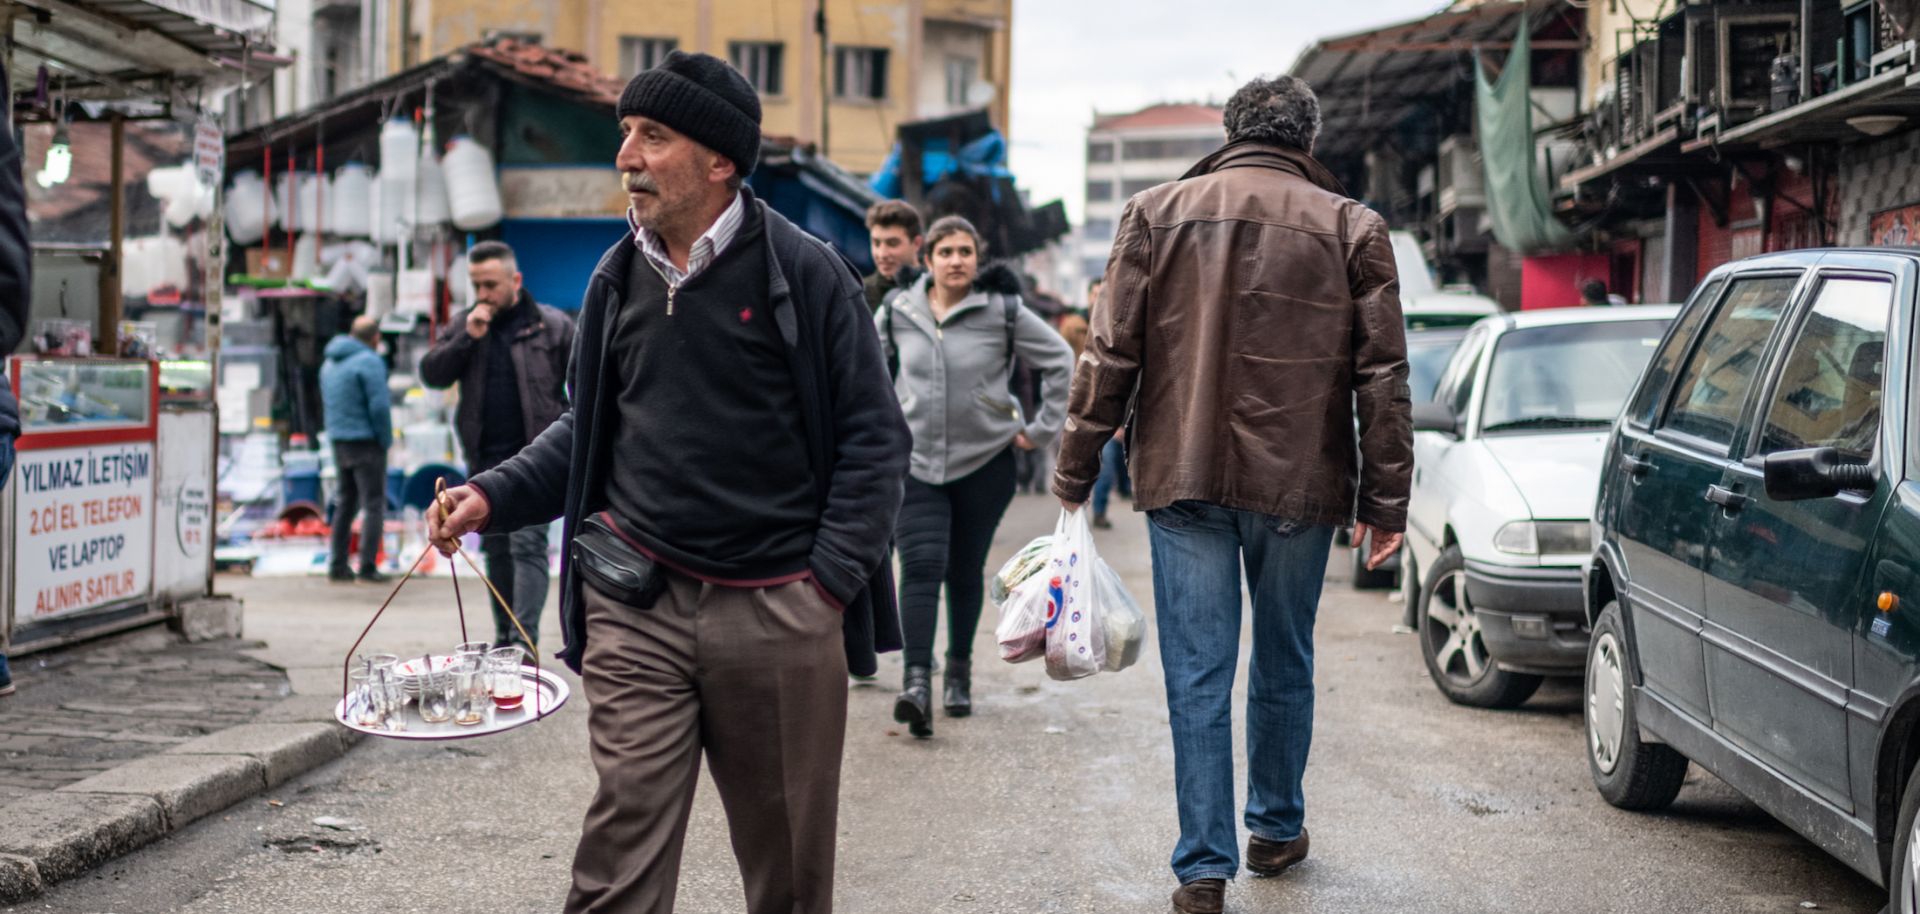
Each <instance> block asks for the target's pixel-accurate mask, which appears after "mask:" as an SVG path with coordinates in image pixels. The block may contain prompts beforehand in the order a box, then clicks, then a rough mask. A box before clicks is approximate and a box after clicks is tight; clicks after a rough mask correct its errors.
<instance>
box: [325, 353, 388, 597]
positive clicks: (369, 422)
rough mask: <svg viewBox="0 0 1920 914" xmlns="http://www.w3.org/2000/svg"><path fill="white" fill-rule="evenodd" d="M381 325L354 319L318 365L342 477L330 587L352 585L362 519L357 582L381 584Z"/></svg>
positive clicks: (384, 405)
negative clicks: (356, 528)
mask: <svg viewBox="0 0 1920 914" xmlns="http://www.w3.org/2000/svg"><path fill="white" fill-rule="evenodd" d="M379 343H380V322H379V321H377V320H375V319H374V318H371V317H358V318H354V321H353V328H352V330H350V331H349V332H348V333H345V334H342V335H340V336H336V337H334V338H333V340H332V342H329V343H327V363H326V364H325V365H322V366H320V399H321V400H322V401H324V402H325V404H326V408H327V437H328V439H330V440H331V441H332V442H333V465H334V469H335V470H336V471H337V472H338V474H339V485H340V492H339V499H338V500H337V502H336V503H335V506H334V510H333V540H332V542H331V544H330V545H331V549H330V550H329V556H330V559H329V563H328V566H327V580H330V581H333V582H335V583H352V581H353V572H352V570H351V568H352V563H351V562H349V561H348V558H349V557H348V555H347V547H348V546H349V544H350V543H351V542H352V540H351V536H352V532H353V516H354V515H355V514H359V513H361V507H362V505H361V503H362V502H363V501H364V502H365V503H366V504H365V509H366V513H365V515H364V516H362V518H361V520H360V580H363V581H369V582H372V583H376V584H377V583H380V582H383V581H385V580H386V579H387V576H386V575H383V574H381V573H380V570H379V567H378V561H377V559H378V557H379V555H380V535H381V531H382V530H383V529H384V527H383V525H384V524H385V523H386V513H387V448H389V447H391V446H392V445H393V407H392V400H391V398H390V396H389V395H388V393H387V361H386V360H385V359H383V358H381V357H380V353H379V352H378V351H376V350H375V347H376V346H378V345H379Z"/></svg>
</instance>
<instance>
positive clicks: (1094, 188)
mask: <svg viewBox="0 0 1920 914" xmlns="http://www.w3.org/2000/svg"><path fill="white" fill-rule="evenodd" d="M1112 199H1113V182H1112V181H1088V182H1087V202H1088V203H1105V202H1107V201H1108V200H1112Z"/></svg>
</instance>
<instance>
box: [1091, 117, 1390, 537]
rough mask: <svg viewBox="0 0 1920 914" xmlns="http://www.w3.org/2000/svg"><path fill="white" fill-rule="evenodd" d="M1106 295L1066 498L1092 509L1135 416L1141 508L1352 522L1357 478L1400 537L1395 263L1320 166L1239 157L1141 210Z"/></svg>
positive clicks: (1280, 151) (1372, 507) (1380, 233)
mask: <svg viewBox="0 0 1920 914" xmlns="http://www.w3.org/2000/svg"><path fill="white" fill-rule="evenodd" d="M1105 288H1106V298H1105V299H1104V300H1103V301H1101V302H1100V304H1099V306H1098V307H1096V308H1095V309H1094V314H1093V336H1092V339H1091V341H1090V342H1089V344H1088V346H1087V350H1086V352H1085V353H1084V354H1083V355H1082V356H1081V357H1080V365H1079V370H1078V371H1077V372H1076V373H1075V375H1074V379H1073V395H1072V398H1071V407H1070V409H1069V414H1068V417H1067V429H1066V434H1065V436H1064V438H1063V439H1062V445H1061V448H1060V462H1059V468H1058V470H1057V471H1056V473H1055V477H1054V492H1055V494H1058V495H1059V496H1060V497H1062V498H1064V499H1066V500H1068V501H1071V502H1081V501H1085V500H1086V498H1087V494H1088V492H1089V490H1091V489H1092V488H1093V481H1094V477H1095V476H1096V475H1098V473H1099V467H1100V449H1101V447H1102V446H1103V445H1105V444H1106V443H1107V441H1108V440H1109V439H1110V438H1111V437H1112V436H1113V431H1114V429H1115V428H1116V427H1117V426H1119V425H1120V424H1121V423H1122V422H1123V421H1126V422H1128V424H1129V428H1130V432H1129V435H1128V441H1127V443H1128V446H1129V453H1130V455H1131V456H1130V460H1129V465H1130V466H1131V468H1132V470H1133V492H1134V507H1135V509H1136V510H1142V511H1146V510H1152V509H1154V508H1161V507H1165V506H1167V505H1170V504H1172V503H1174V502H1176V501H1182V500H1187V499H1192V500H1196V501H1202V502H1208V503H1211V504H1216V505H1220V506H1223V507H1227V508H1235V509H1239V510H1243V511H1253V512H1258V513H1261V514H1270V515H1278V516H1281V517H1285V518H1287V519H1290V520H1297V521H1302V522H1306V523H1315V524H1340V523H1346V522H1347V521H1348V520H1350V519H1351V517H1352V512H1353V507H1354V503H1355V484H1356V481H1357V482H1358V494H1359V519H1360V520H1361V521H1364V522H1366V523H1368V524H1372V525H1374V526H1377V527H1379V528H1381V529H1383V530H1388V531H1398V530H1402V529H1404V528H1405V525H1406V518H1407V492H1408V487H1409V485H1410V483H1411V477H1412V473H1413V427H1412V420H1411V405H1410V403H1409V398H1408V390H1407V353H1406V331H1405V327H1404V324H1403V323H1402V320H1403V318H1402V317H1401V314H1400V295H1399V278H1398V275H1397V274H1396V272H1395V268H1394V262H1393V248H1392V246H1391V244H1390V243H1389V242H1388V240H1387V225H1386V222H1385V221H1383V220H1382V219H1381V218H1380V216H1379V215H1378V214H1376V213H1374V212H1373V211H1372V210H1369V209H1367V208H1366V207H1365V206H1362V205H1361V204H1359V203H1357V202H1355V201H1353V200H1351V199H1349V198H1348V197H1347V196H1346V194H1345V192H1344V191H1342V190H1341V188H1340V184H1339V182H1338V181H1336V180H1334V178H1333V176H1332V175H1331V174H1330V173H1328V172H1327V170H1326V169H1325V168H1323V167H1322V166H1321V165H1320V163H1318V162H1316V161H1314V160H1313V157H1312V156H1309V155H1307V154H1306V153H1303V152H1299V151H1297V150H1291V149H1285V148H1282V147H1279V146H1271V145H1266V144H1262V143H1251V142H1240V143H1233V144H1230V145H1228V146H1227V147H1225V148H1223V149H1221V150H1220V151H1219V152H1216V153H1214V154H1213V155H1211V156H1209V157H1207V158H1206V159H1205V160H1203V161H1201V162H1200V164H1198V165H1196V166H1194V168H1193V170H1192V171H1190V172H1188V173H1187V176H1186V177H1185V178H1183V179H1181V180H1180V181H1177V182H1175V183H1171V184H1163V185H1161V186H1159V187H1156V188H1154V189H1152V190H1149V191H1145V192H1143V193H1141V194H1140V195H1139V196H1136V197H1134V198H1133V199H1132V200H1131V201H1129V202H1128V203H1127V208H1126V212H1125V214H1123V215H1122V216H1121V225H1120V230H1119V232H1118V235H1117V237H1116V238H1115V239H1114V243H1113V257H1112V260H1111V261H1110V262H1109V264H1108V267H1107V277H1106V286H1105ZM1136 391H1137V392H1136ZM1356 406H1357V407H1358V410H1359V425H1360V438H1359V447H1358V453H1355V450H1356V449H1355V446H1354V409H1355V407H1356ZM1130 411H1131V419H1130V420H1129V419H1128V414H1129V412H1130Z"/></svg>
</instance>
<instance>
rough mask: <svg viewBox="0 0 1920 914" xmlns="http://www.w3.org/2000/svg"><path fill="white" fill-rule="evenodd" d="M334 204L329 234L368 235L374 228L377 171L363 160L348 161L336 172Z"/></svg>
mask: <svg viewBox="0 0 1920 914" xmlns="http://www.w3.org/2000/svg"><path fill="white" fill-rule="evenodd" d="M332 199H333V202H332V205H330V206H328V207H327V234H330V235H339V236H341V237H344V238H365V237H367V235H368V234H369V233H370V232H372V231H373V172H372V171H370V170H369V169H368V168H367V166H365V165H362V164H360V163H359V162H348V163H347V164H345V165H342V166H340V170H339V171H336V172H334V173H333V193H332Z"/></svg>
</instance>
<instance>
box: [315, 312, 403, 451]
mask: <svg viewBox="0 0 1920 914" xmlns="http://www.w3.org/2000/svg"><path fill="white" fill-rule="evenodd" d="M320 402H321V404H322V405H323V406H325V408H326V417H327V437H328V438H329V439H331V440H333V441H336V442H339V441H372V442H374V443H376V444H378V445H380V447H381V448H382V449H385V448H389V447H392V446H393V395H392V394H391V393H389V392H388V391H387V360H386V359H383V358H381V357H380V353H377V352H374V351H373V348H372V347H370V346H368V345H367V344H365V343H362V342H360V341H359V340H356V339H354V338H353V337H351V336H347V335H346V334H341V335H340V336H336V337H334V338H333V340H332V341H331V342H329V343H327V361H326V364H324V365H321V366H320Z"/></svg>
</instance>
